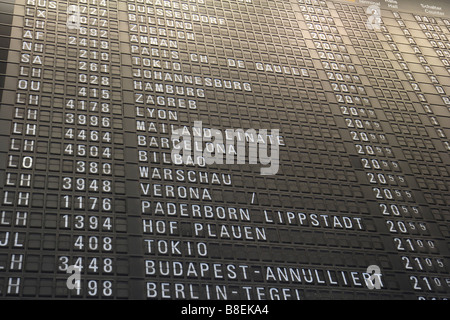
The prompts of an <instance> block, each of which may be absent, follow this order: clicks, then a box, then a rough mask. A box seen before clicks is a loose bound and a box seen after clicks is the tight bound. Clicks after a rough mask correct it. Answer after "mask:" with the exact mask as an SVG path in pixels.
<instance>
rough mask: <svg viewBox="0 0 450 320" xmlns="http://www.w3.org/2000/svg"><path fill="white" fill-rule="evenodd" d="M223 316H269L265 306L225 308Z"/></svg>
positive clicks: (253, 305)
mask: <svg viewBox="0 0 450 320" xmlns="http://www.w3.org/2000/svg"><path fill="white" fill-rule="evenodd" d="M225 314H227V315H229V314H233V315H267V314H269V308H268V306H267V305H264V306H260V305H257V304H256V305H255V304H238V305H231V304H227V305H226V306H225Z"/></svg>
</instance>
